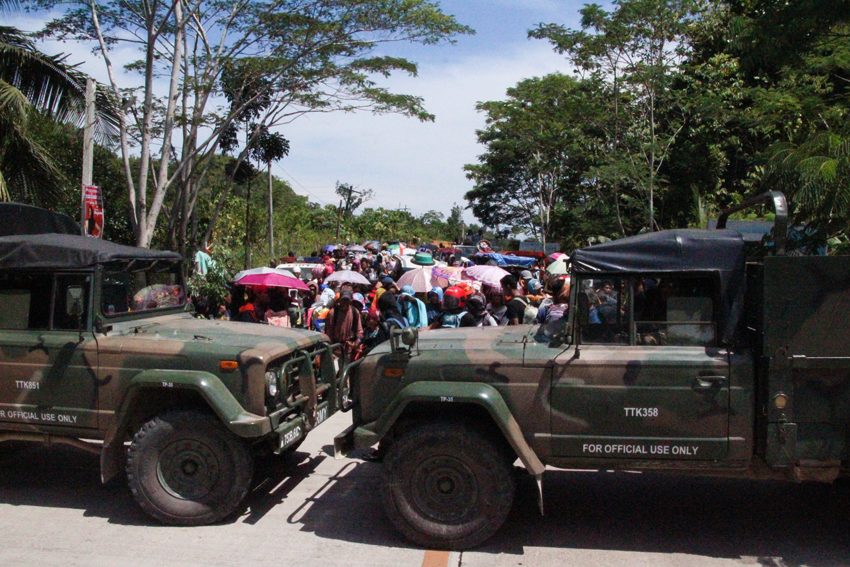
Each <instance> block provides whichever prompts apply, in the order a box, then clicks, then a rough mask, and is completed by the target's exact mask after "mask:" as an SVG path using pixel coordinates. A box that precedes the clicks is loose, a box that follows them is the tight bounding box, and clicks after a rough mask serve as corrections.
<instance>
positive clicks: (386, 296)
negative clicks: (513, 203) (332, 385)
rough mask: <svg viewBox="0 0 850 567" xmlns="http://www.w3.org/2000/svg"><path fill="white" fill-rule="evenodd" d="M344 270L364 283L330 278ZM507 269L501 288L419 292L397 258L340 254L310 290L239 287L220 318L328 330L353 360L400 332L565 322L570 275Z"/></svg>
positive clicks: (540, 268) (325, 263)
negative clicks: (401, 282) (403, 279)
mask: <svg viewBox="0 0 850 567" xmlns="http://www.w3.org/2000/svg"><path fill="white" fill-rule="evenodd" d="M445 259H446V260H447V261H448V264H449V265H454V266H460V262H461V258H460V256H459V255H458V256H456V257H454V256H453V257H447V258H445ZM412 263H413V264H414V265H415V266H420V267H421V266H426V267H427V266H432V265H434V260H433V257H432V256H431V254H429V253H427V252H418V253H416V255H415V256H413V257H412ZM408 267H409V266H408ZM290 269H291V270H292V271H293V272H294V273H295V275H296V276H297V277H301V276H306V274H302V273H301V272H300V270H299V269H298V268H297V267H296V268H290ZM305 269H306V268H305ZM342 270H348V271H347V272H345V274H349V275H350V274H351V273H352V272H353V273H355V274H357V275H359V276H362V278H359V277H356V278H354V277H353V278H350V279H351V280H355V279H356V280H357V281H359V283H357V282H355V281H346V279H347V278H345V277H343V278H340V277H334V276H333V274H335V273H336V274H337V276H340V275H341V274H340V273H339V272H341V271H342ZM507 270H508V271H509V273H508V275H505V276H504V277H502V278H501V280H500V281H499V282H498V284H496V283H495V282H491V283H482V282H479V281H470V280H461V281H456V282H453V283H449V282H444V283H448V284H449V285H443V286H441V285H432V286H431V287H430V289H429V290H428V291H425V292H422V291H420V292H417V291H415V290H414V288H413V287H412V286H410V285H399V283H398V280H399V278H400V277H401V275H402V274H403V272H404V269H403V267H402V266H401V257H400V256H399V255H393V254H388V253H386V252H383V253H382V252H381V251H366V252H357V253H354V252H346V251H344V250H342V249H337V250H334V251H327V252H326V253H324V254H322V255H321V260H320V262H317V263H316V264H315V265H314V266H313V267H312V268H311V269H310V275H309V278H310V279H309V280H307V277H303V278H302V279H304V280H307V281H306V285H307V290H306V291H298V292H295V291H294V290H289V289H286V288H283V287H262V286H250V287H240V286H235V287H234V288H233V290H232V292H231V294H230V295H229V296H228V297H227V298H225V302H224V303H223V304H222V305H220V306H218V309H217V313H216V316H218V317H219V318H229V319H232V320H236V321H245V322H254V323H267V324H272V325H278V326H285V327H300V328H306V329H311V330H315V331H320V332H324V333H325V334H327V335H328V336H329V338H330V339H331V341H332V342H334V343H339V344H340V345H341V348H342V350H344V352H345V354H346V356H347V357H348V358H349V359H356V358H358V357H360V356H362V355H363V354H364V353H365V352H368V350H370V349H371V348H372V347H374V346H375V345H377V344H379V343H381V342H383V341H385V340H387V339H388V338H389V337H390V336H391V334H392V331H393V329H396V328H406V327H416V328H419V329H421V330H426V329H427V330H429V331H438V330H439V329H448V328H458V327H487V326H498V325H519V324H528V323H540V324H545V325H546V326H547V327H546V328H549V327H552V326H554V325H557V323H558V321H559V320H560V319H562V318H563V317H565V315H566V312H567V309H568V303H569V292H570V280H569V277H568V276H566V275H559V276H553V275H551V274H549V273H547V271H546V270H545V262H544V261H543V260H541V261H540V262H539V263H536V264H535V265H533V266H531V267H530V268H529V269H518V268H517V269H511V268H507ZM364 282H368V283H364Z"/></svg>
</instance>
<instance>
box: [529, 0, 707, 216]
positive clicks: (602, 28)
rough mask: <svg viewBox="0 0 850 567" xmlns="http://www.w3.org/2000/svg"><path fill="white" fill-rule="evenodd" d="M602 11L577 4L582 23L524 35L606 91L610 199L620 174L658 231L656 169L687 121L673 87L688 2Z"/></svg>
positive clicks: (641, 2) (632, 2) (619, 1)
mask: <svg viewBox="0 0 850 567" xmlns="http://www.w3.org/2000/svg"><path fill="white" fill-rule="evenodd" d="M613 4H614V9H613V10H612V11H611V12H607V11H606V10H604V9H603V8H602V7H600V6H599V5H597V4H588V5H585V7H584V8H583V9H582V10H581V15H582V19H581V29H580V30H572V29H567V28H565V27H563V26H560V25H557V24H542V25H540V26H538V27H537V28H535V29H533V30H531V32H529V35H530V36H531V37H534V38H538V39H546V40H548V41H549V42H551V43H552V45H553V46H554V48H555V50H556V51H558V52H559V53H563V54H565V55H567V57H568V58H569V59H570V61H571V62H572V63H573V64H574V65H575V66H576V68H577V69H578V70H579V72H580V73H582V74H583V75H584V76H586V77H587V78H588V79H590V80H592V81H594V82H595V83H596V84H597V85H598V87H599V89H600V92H602V93H604V94H605V95H606V96H605V100H606V102H607V104H606V106H607V108H608V109H609V111H610V112H609V113H608V114H609V116H610V117H611V118H610V120H608V121H606V122H608V124H607V126H606V137H607V138H608V139H607V140H606V143H607V146H608V147H609V148H610V149H611V150H613V151H609V152H608V157H607V159H606V163H607V167H605V168H602V169H600V170H599V173H600V174H605V177H607V178H608V181H609V182H611V181H613V186H614V187H615V192H614V197H615V198H616V199H618V201H617V203H619V198H620V197H619V191H617V190H616V189H619V188H621V186H620V185H619V183H618V180H619V179H620V178H622V177H623V176H624V175H626V176H627V181H628V184H629V185H630V186H633V187H636V188H638V189H639V190H640V191H641V193H643V195H644V196H645V199H646V206H647V207H646V208H647V219H648V222H647V227H648V229H649V230H655V228H656V227H657V219H656V199H657V195H656V194H657V193H658V191H659V188H660V187H661V186H662V185H663V179H660V178H659V172H660V171H661V168H662V167H663V166H664V163H665V161H666V159H667V157H668V156H669V150H670V147H671V146H672V145H673V143H674V142H675V140H676V138H677V136H678V135H679V134H680V133H681V132H682V130H683V128H684V126H685V119H686V115H685V113H684V109H685V106H684V105H683V104H682V102H683V101H682V100H681V99H678V98H677V97H676V96H675V95H676V94H678V92H679V91H677V90H674V89H672V88H671V87H672V85H673V83H674V81H675V80H676V79H677V77H678V75H679V72H680V66H681V64H682V62H683V61H684V59H685V57H686V56H687V54H688V52H689V47H690V45H689V41H688V40H689V35H688V31H689V27H690V25H691V24H692V22H693V20H694V18H695V17H696V8H697V4H696V2H694V1H693V0H615V2H614V3H613Z"/></svg>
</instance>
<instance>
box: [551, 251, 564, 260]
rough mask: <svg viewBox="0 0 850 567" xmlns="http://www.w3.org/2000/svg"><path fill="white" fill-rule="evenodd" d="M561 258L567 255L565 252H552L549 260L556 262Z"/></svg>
mask: <svg viewBox="0 0 850 567" xmlns="http://www.w3.org/2000/svg"><path fill="white" fill-rule="evenodd" d="M561 256H566V254H564V253H563V252H552V253H551V254H549V259H550V260H552V261H553V262H554V261H555V260H557V259H558V258H560V257H561Z"/></svg>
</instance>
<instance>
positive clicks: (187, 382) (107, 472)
mask: <svg viewBox="0 0 850 567" xmlns="http://www.w3.org/2000/svg"><path fill="white" fill-rule="evenodd" d="M150 390H160V391H174V390H190V391H192V392H195V393H197V394H198V395H199V396H200V397H201V399H203V400H204V402H205V403H206V405H207V406H208V407H209V408H210V409H211V410H212V411H213V413H215V415H216V416H217V417H218V418H219V419H220V420H221V422H222V424H223V425H224V426H225V427H227V429H228V430H229V431H230V432H231V433H233V434H235V435H237V436H239V437H244V438H256V437H262V436H263V435H266V434H268V433H270V432H271V422H270V421H269V419H268V418H267V417H265V416H261V415H256V414H252V413H250V412H247V411H245V409H244V408H243V407H242V405H241V404H240V403H239V402H238V401H237V400H236V398H235V397H233V394H232V393H231V392H230V390H228V389H227V388H226V387H225V386H224V384H222V383H221V380H220V379H219V378H218V377H217V376H215V375H214V374H210V373H209V372H201V371H193V370H145V371H143V372H140V373H139V374H137V375H136V376H134V377H133V378H132V380H130V384H129V385H128V387H127V389H126V391H125V392H126V393H125V395H124V399H123V400H122V402H121V404H120V406H119V408H118V411H117V412H115V415H114V417H113V419H112V423H111V424H110V426H109V428H108V429H107V431H106V435H105V436H104V440H103V449H102V450H101V453H100V475H101V480H102V481H103V482H104V483H106V482H108V481H109V480H110V479H111V478H113V477H114V476H115V475H116V474H117V473H118V471H119V470H120V468H121V456H122V454H123V450H124V436H123V435H121V434H120V433H121V432H123V431H124V430H125V428H126V427H127V425H128V423H129V420H130V417H131V416H132V411H133V406H134V404H135V403H136V400H138V399H139V397H140V395H142V394H143V393H144V392H145V391H150Z"/></svg>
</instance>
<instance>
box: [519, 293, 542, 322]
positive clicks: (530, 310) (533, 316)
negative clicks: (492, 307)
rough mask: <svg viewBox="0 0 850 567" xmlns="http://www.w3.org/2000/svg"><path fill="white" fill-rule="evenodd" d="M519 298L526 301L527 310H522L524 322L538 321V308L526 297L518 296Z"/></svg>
mask: <svg viewBox="0 0 850 567" xmlns="http://www.w3.org/2000/svg"><path fill="white" fill-rule="evenodd" d="M517 299H519V300H521V301H522V302H523V303H525V310H524V311H523V312H522V324H523V325H528V324H531V323H536V322H537V311H538V310H537V308H536V307H535V306H533V305H532V304H531V302H529V301H528V300H527V299H526V298H524V297H518V298H517Z"/></svg>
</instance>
